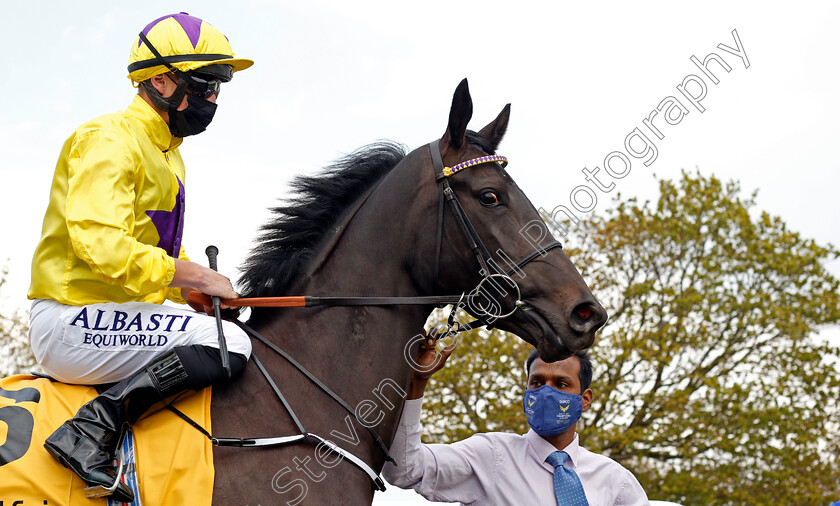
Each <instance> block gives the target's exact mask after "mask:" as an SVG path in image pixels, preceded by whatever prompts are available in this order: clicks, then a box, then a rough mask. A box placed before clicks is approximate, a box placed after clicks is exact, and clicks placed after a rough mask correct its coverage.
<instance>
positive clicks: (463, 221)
mask: <svg viewBox="0 0 840 506" xmlns="http://www.w3.org/2000/svg"><path fill="white" fill-rule="evenodd" d="M429 148H430V150H431V156H432V162H433V164H434V168H435V181H436V182H437V183H439V185H440V189H441V196H440V199H439V201H438V202H439V204H438V224H437V238H436V241H435V279H437V278H438V267H439V264H440V250H441V241H442V237H443V219H444V210H445V209H444V208H445V205H444V201H446V202H448V203H449V206H450V207H451V209H452V213H453V215H454V216H455V219H456V221H457V222H458V225H459V227H460V229H461V231H462V232H463V233H464V237H465V239H466V240H467V244H468V245H469V248H470V250H471V251H472V252H473V254H474V255H475V257H476V259H477V260H478V263H479V265H480V266H481V269H482V270H481V271H480V274H481V275H482V276H483V277H482V280H481V281H480V282H479V284H478V286H476V288H475V289H474V290H473V291H472V292H470V294H469V295H467V294H461V295H444V296H418V297H311V296H285V297H250V298H234V299H221V303H222V304H224V305H226V306H230V307H340V306H394V305H437V306H440V307H443V306H445V305H448V304H452V305H453V306H454V307H453V308H452V311H451V312H450V313H449V318H448V322H447V327H446V330H445V331H444V332H441V333H438V334H437V335H436V339H441V338H443V337H446V336H450V335H455V334H457V333H460V332H465V331H467V330H471V329H474V328H478V327H483V326H487V327H488V328H490V325H491V323H492V322H490V321H488V319H487V318H485V315H480V316H479V317H478V318H476V319H475V320H473V321H471V322H468V323H467V324H465V325H460V324H459V323H458V322H456V321H454V317H455V314H456V313H457V311H458V309H462V308H464V307H466V306H467V305H469V303H470V302H472V301H473V300H475V299H476V298H477V297H478V295H479V294H480V293H481V290H482V287H483V285H484V283H485V282H490V283H491V284H492V281H491V280H492V279H493V278H502V279H505V280H506V281H507V282H509V283H510V284H511V286H513V287H515V289H516V301H515V304H514V307H513V309H512V310H511V311H510V312H508V313H507V314H499V315H489V314H487V312H486V311H484V308H479V309H481V310H482V311H484V312H485V314H486V316H490V317H491V318H492V319H493V320H495V319H497V318H506V317H508V316H511V315H512V314H514V313H515V312H516V311H517V310H518V309H519V308H521V307H523V306H525V305H526V303H525V302H523V301H522V300H520V298H521V292H520V290H519V285H517V283H516V281H514V280H513V278H511V277H510V276H511V274H513V273H514V272H516V271H517V270H521V269H522V268H523V267H524V266H525V265H526V264H528V263H529V262H531V261H532V260H534V259H535V258H537V257H538V256H542V255H545V254H546V252H547V251H548V250H551V249H553V248H562V245H561V244H560V243H559V242H558V241H556V240H555V241H552V242H550V243H549V244H547V245H545V246H541V247H540V248H538V249H535V250H534V251H532V252H531V253H529V254H528V255H525V256H524V257H522V258H521V259H519V260H518V261H516V262H514V263H513V264H511V265H510V268H509V269H507V270H503V269H502V268H501V267H500V266H499V264H498V263H497V262H496V261H495V260H493V258H492V257H491V256H490V252H489V250H488V249H487V248H486V247H485V246H484V243H483V242H482V241H481V237H479V235H478V232H477V231H476V229H475V227H474V226H473V224H472V222H471V221H470V219H469V216H467V213H466V211H464V208H463V206H461V203H460V201H459V200H458V197H457V196H456V195H455V192H454V191H453V190H452V188H451V187H450V185H449V181H448V178H449V177H451V176H453V175H455V174H457V173H458V172H460V171H462V170H464V169H467V168H469V167H474V166H477V165H482V164H485V163H495V162H498V163H500V164H502V165H501V166H502V168H504V167H505V166H506V165H507V158H505V157H504V156H499V155H488V156H483V157H480V158H473V159H471V160H467V161H465V162H462V163H459V164H458V165H455V166H454V167H445V166H444V164H443V159H442V157H441V155H440V146H439V141H437V140H436V141H434V142H432V143H431V144H430V145H429ZM505 257H506V258H507V256H506V255H505ZM491 298H492V297H491ZM187 300H188V301H189V302H192V303H197V304H202V305H204V306H212V305H213V302H214V301H213V300H212V298H211V297H210V296H208V295H205V294H203V293H200V292H196V291H193V292H191V293H190V294H189V297H188V299H187ZM232 322H233V323H235V324H236V325H238V326H239V327H240V328H241V329H243V330H244V331H245V332H246V333H247V334H248V335H250V336H252V337H254V338H255V339H257V340H259V341H260V342H262V343H263V344H265V345H266V346H267V347H268V348H269V349H271V350H272V351H274V352H275V353H277V354H279V355H280V356H282V357H283V358H284V359H285V360H286V361H288V362H289V363H290V364H291V365H292V366H294V367H295V368H296V369H297V370H298V371H299V372H301V373H302V374H303V375H304V376H306V377H307V378H308V379H309V380H310V381H311V382H312V383H313V384H315V385H316V386H317V387H318V388H320V389H321V390H322V391H324V392H325V393H326V394H327V395H329V396H330V397H331V398H332V399H333V400H334V401H335V402H337V403H338V404H339V405H340V406H341V407H342V408H344V409H345V410H346V411H347V412H349V413H350V414H352V415H353V417H354V418H355V419H356V421H359V423H361V425H362V426H364V427H365V428H366V429H367V430H368V433H369V434H370V435H371V437H372V438H373V440H374V442H375V443H376V444H377V446H378V447H379V448H380V449H381V450H382V452H383V453H384V454H385V458H386V460H387V461H389V462H392V463H393V462H394V459H393V458H392V457H391V454H390V453H389V452H388V448H387V447H386V446H385V443H384V442H383V441H382V438H380V437H379V435H378V434H377V433H376V431H375V430H373V428H371V427H368V426H367V425H366V424H364V423H362V422H361V421H360V420H359V419H358V416H357V415H356V412H355V410H353V408H352V407H350V405H349V404H347V402H345V401H344V399H342V398H341V397H339V396H338V395H337V394H336V393H335V392H333V391H332V390H331V389H330V388H329V387H328V386H327V385H325V384H324V383H322V382H321V381H320V380H319V379H318V378H316V377H315V376H314V375H313V374H312V373H311V372H309V371H308V370H307V369H306V368H304V367H303V366H302V365H301V364H300V363H298V362H297V361H296V360H295V359H294V358H292V357H291V356H290V355H289V354H287V353H286V352H285V351H283V350H282V349H280V348H279V347H278V346H277V345H275V344H274V343H272V342H271V341H269V340H268V339H266V338H265V337H264V336H262V335H261V334H259V333H258V332H257V331H255V330H254V329H252V328H251V327H249V326H248V325H246V324H245V323H242V322H240V321H239V320H236V319H233V320H232ZM251 358H252V361H253V362H254V364H255V365H256V366H257V368H258V369H259V370H260V372H261V373H262V375H263V377H265V379H266V381H267V382H268V383H269V385H270V386H271V389H272V390H273V391H274V393H275V395H276V396H277V398H278V399H279V400H280V402H281V404H283V407H284V408H285V409H286V411H287V412H288V413H289V416H290V417H291V418H292V421H293V422H294V424H295V426H296V427H297V429H298V431H299V432H300V434H297V435H294V436H280V437H260V438H219V437H214V436H213V435H211V434H210V433H209V432H207V430H206V429H204V428H203V427H201V426H200V425H198V424H197V423H196V422H195V421H193V420H191V419H190V418H189V417H187V416H186V415H185V414H184V413H182V412H180V411H179V410H178V409H176V408H175V407H174V406H172V405H169V406H168V407H169V409H170V410H171V411H173V412H174V413H175V414H177V415H178V416H180V417H181V418H183V419H184V420H185V421H187V422H188V423H189V424H191V425H192V426H193V427H195V428H196V429H197V430H199V431H200V432H201V433H203V434H204V435H205V436H207V437H208V438H209V439H210V441H211V442H212V443H213V444H214V445H216V446H234V447H241V448H256V447H276V446H287V445H291V444H295V443H298V442H301V441H303V440H306V439H310V440H313V439H314V440H316V441H318V444H319V445H320V444H323V445H325V446H326V447H328V448H329V449H330V450H331V451H333V452H335V453H338V454H339V455H341V456H342V457H343V458H346V459H347V460H348V461H349V462H350V463H351V464H353V465H355V466H356V467H358V468H359V469H361V470H363V471H364V472H365V473H366V474H367V475H368V477H369V478H370V479H371V481H373V483H374V486H375V487H376V488H377V490H380V491H384V490H385V484H384V482H383V481H382V479H381V478H380V477H379V475H378V473H376V472H375V471H374V470H373V469H372V468H371V467H370V466H369V465H368V464H367V463H366V462H365V461H363V460H362V459H360V458H358V457H356V456H354V455H353V454H351V453H350V452H348V451H346V450H344V449H342V448H341V447H339V446H337V445H336V444H335V443H332V442H331V441H328V440H325V439H323V438H322V437H320V436H318V435H316V434H313V433H311V432H308V431H306V429H305V428H304V426H303V424H302V423H301V421H300V419H299V418H298V417H297V415H296V414H295V412H294V410H293V409H292V407H291V406H290V405H289V403H288V401H286V398H285V397H284V396H283V393H282V392H281V391H280V389H279V388H278V387H277V384H276V383H275V381H274V379H273V378H272V377H271V375H270V374H269V372H268V371H267V370H266V368H265V367H264V366H263V364H262V362H261V361H260V360H259V359H258V358H257V356H256V354H254V353H252V354H251Z"/></svg>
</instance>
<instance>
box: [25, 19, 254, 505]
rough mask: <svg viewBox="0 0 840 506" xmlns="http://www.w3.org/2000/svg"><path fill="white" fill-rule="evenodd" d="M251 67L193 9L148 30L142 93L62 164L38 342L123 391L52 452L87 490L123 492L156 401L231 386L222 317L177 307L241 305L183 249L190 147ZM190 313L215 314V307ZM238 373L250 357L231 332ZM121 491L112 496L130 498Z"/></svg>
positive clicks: (69, 371)
mask: <svg viewBox="0 0 840 506" xmlns="http://www.w3.org/2000/svg"><path fill="white" fill-rule="evenodd" d="M252 64H253V61H251V60H246V59H241V58H234V53H233V51H232V50H231V47H230V44H229V42H228V40H227V38H226V37H225V36H224V35H223V34H222V33H221V32H220V31H219V30H217V29H216V28H214V27H213V26H211V25H210V24H209V23H207V22H205V21H202V20H201V19H199V18H196V17H193V16H190V15H188V14H186V13H183V12H182V13H180V14H173V15H169V16H164V17H162V18H160V19H157V20H155V21H153V22H151V23H150V24H149V25H147V26H146V27H145V28H144V29H143V31H142V32H141V33H140V35H139V37H138V38H137V39H135V41H134V43H133V44H132V46H131V56H130V58H129V65H128V72H129V74H128V77H129V79H131V80H132V82H136V83H139V85H138V86H137V87H138V93H137V96H136V97H135V98H134V101H133V102H132V103H131V105H129V107H128V108H127V109H126V110H125V111H124V112H118V113H115V114H109V115H106V116H102V117H99V118H96V119H94V120H92V121H89V122H87V123H85V124H83V125H82V126H81V127H79V128H78V129H77V130H76V131H75V132H74V133H73V135H71V136H70V138H69V139H68V140H67V141H66V142H65V144H64V147H63V149H62V151H61V155H60V156H59V159H58V164H57V165H56V170H55V175H54V178H53V182H52V188H51V190H50V199H49V206H48V208H47V212H46V215H45V217H44V225H43V231H42V237H41V240H40V242H39V244H38V247H37V249H36V251H35V255H34V258H33V260H32V284H31V286H30V288H29V293H28V297H29V298H30V299H33V303H32V309H31V313H30V342H31V344H32V350H33V352H34V354H35V358H36V359H37V361H38V363H39V364H40V365H41V366H42V367H43V368H44V370H45V371H46V372H47V373H49V374H50V375H51V376H52V377H53V378H55V379H57V380H59V381H62V382H66V383H76V384H85V385H101V384H113V383H116V384H115V385H113V386H110V388H108V389H107V390H105V391H104V392H103V393H102V394H100V395H99V396H98V397H96V398H94V399H93V400H91V401H90V402H88V403H87V404H85V405H84V406H82V407H81V409H79V411H78V412H77V413H76V416H75V417H73V418H72V419H70V420H69V421H67V422H65V423H64V424H63V425H62V426H60V427H59V428H58V430H56V431H55V432H54V433H53V434H52V435H51V436H50V437H49V438H47V440H46V442H45V444H44V446H45V447H46V449H47V450H48V451H49V452H50V453H51V454H52V455H53V456H54V457H55V458H56V459H57V460H58V461H59V462H61V464H63V465H64V466H65V467H68V468H70V469H72V470H73V471H74V472H75V473H76V474H78V475H79V476H80V477H81V478H82V479H83V480H84V481H85V482H86V483H87V484H88V485H90V486H92V487H97V488H98V487H101V489H100V490H101V491H104V490H105V489H107V488H108V487H111V486H112V485H114V483H115V478H116V469H115V468H114V465H113V456H114V454H115V450H116V446H117V443H118V441H119V439H120V435H121V431H122V428H123V426H124V425H125V424H132V423H134V422H136V421H137V419H138V418H139V417H140V416H141V415H143V414H144V413H145V412H146V411H147V410H149V409H150V408H151V407H152V406H153V405H154V404H156V403H159V402H161V401H163V400H164V399H165V398H168V397H171V396H174V395H177V394H181V393H183V392H186V391H189V390H199V389H202V388H205V387H207V386H210V385H212V384H215V383H217V382H219V381H223V380H225V378H226V375H225V371H224V369H223V367H222V360H221V354H220V351H219V342H218V334H217V330H216V322H215V320H214V319H213V318H212V317H210V316H208V315H207V314H203V313H196V312H194V311H189V310H185V309H181V308H178V307H175V306H170V305H163V303H164V301H165V300H167V299H168V300H170V301H173V302H176V303H180V304H183V303H184V302H185V299H186V297H187V296H188V294H189V292H190V291H192V290H200V291H201V292H204V293H206V294H209V295H217V296H220V297H237V294H236V292H235V291H234V289H233V286H232V284H231V281H230V279H228V278H227V277H225V276H223V275H221V274H219V273H217V272H215V271H213V270H211V269H209V268H207V267H204V266H202V265H200V264H197V263H193V262H191V261H190V260H189V258H188V257H187V256H186V255H185V253H184V249H183V247H182V246H181V237H182V234H183V226H184V173H185V172H184V164H183V161H182V159H181V155H180V153H179V151H178V146H179V145H180V144H181V142H182V140H183V138H184V137H187V136H189V135H195V134H198V133H201V132H203V131H204V129H205V128H206V127H207V125H208V124H209V123H210V121H211V120H212V119H213V114H214V112H215V110H216V100H217V99H218V96H219V90H220V86H221V83H227V82H228V81H230V80H231V78H232V77H233V73H234V72H236V71H239V70H243V69H246V68H248V67H250V66H251V65H252ZM194 309H201V310H207V309H209V308H199V307H196V308H194ZM224 325H225V328H224V333H225V335H226V336H227V342H228V347H229V350H230V365H231V370H232V371H233V373H234V374H236V373H238V372H241V371H242V369H243V368H244V367H245V364H246V363H247V361H248V358H249V357H250V354H251V343H250V340H249V339H248V337H247V335H246V334H245V333H244V332H243V331H242V330H241V329H239V328H238V327H237V326H235V325H234V324H232V323H229V322H224ZM133 498H134V497H133V494H132V492H131V491H130V490H129V489H128V488H127V487H126V486H125V485H123V484H122V483H120V484H119V485H118V486H117V488H116V490H115V491H114V492H113V499H115V500H118V501H123V502H131V501H132V500H133Z"/></svg>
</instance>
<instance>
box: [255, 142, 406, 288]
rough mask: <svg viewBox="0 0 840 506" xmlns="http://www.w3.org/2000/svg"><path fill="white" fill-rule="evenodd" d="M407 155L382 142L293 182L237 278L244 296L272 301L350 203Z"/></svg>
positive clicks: (300, 270)
mask: <svg viewBox="0 0 840 506" xmlns="http://www.w3.org/2000/svg"><path fill="white" fill-rule="evenodd" d="M405 156H406V150H405V147H404V146H403V145H401V144H398V143H395V142H391V141H381V142H377V143H374V144H370V145H368V146H364V147H362V148H359V149H357V150H356V151H354V152H352V153H350V154H348V155H346V156H344V157H343V158H341V159H339V160H338V161H336V162H334V163H333V164H332V165H329V166H327V167H325V168H324V170H323V171H322V172H321V173H319V174H316V175H314V176H298V177H296V178H295V179H294V180H293V181H292V184H291V186H292V189H293V192H294V194H293V196H292V197H290V198H287V199H284V200H285V202H284V205H281V206H277V207H274V208H272V209H271V213H272V215H273V217H272V219H271V220H270V221H269V222H268V223H266V224H265V225H263V226H262V227H261V228H260V230H261V232H262V233H261V235H260V236H259V237H258V239H257V244H256V246H255V247H254V248H253V249H252V250H251V254H250V255H249V256H248V258H247V260H246V261H245V263H244V265H243V267H242V269H241V271H242V276H241V278H240V280H239V285H240V291H241V293H242V296H243V297H273V296H279V295H283V294H284V292H285V290H286V289H287V288H288V287H289V286H290V285H291V284H292V283H294V282H295V281H296V280H297V278H298V277H299V276H300V275H301V274H302V273H303V272H304V269H305V268H306V266H307V264H308V263H309V262H310V261H311V260H312V258H313V257H314V256H315V253H316V251H317V248H318V246H319V245H320V244H321V243H322V242H323V240H324V239H325V237H326V235H327V233H328V232H329V231H330V230H332V228H333V225H335V223H336V222H337V221H338V219H339V218H340V217H341V216H342V215H343V213H344V211H345V210H346V209H347V207H348V206H350V205H351V204H352V203H353V202H355V201H356V200H357V199H359V198H360V196H361V195H362V194H364V193H365V192H366V191H367V190H368V189H370V188H371V187H372V186H373V185H374V184H375V183H376V182H378V181H379V180H380V179H382V178H383V177H384V176H385V175H386V174H387V173H388V172H390V171H391V169H393V168H394V167H395V166H396V165H397V164H398V163H399V162H400V160H402V159H403V158H405Z"/></svg>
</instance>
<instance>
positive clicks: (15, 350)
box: [0, 266, 37, 377]
mask: <svg viewBox="0 0 840 506" xmlns="http://www.w3.org/2000/svg"><path fill="white" fill-rule="evenodd" d="M8 272H9V271H8V268H7V267H5V266H4V267H2V268H0V289H2V288H3V285H4V284H5V283H6V275H7V274H8ZM28 322H29V318H28V316H27V314H26V313H25V312H24V311H22V310H12V311H9V310H6V311H5V312H0V377H5V376H10V375H12V374H20V373H22V372H29V371H30V370H32V369H34V368H36V367H37V365H36V362H35V357H34V356H33V355H32V349H31V348H30V347H29V338H28V337H27V336H28V333H29V323H28Z"/></svg>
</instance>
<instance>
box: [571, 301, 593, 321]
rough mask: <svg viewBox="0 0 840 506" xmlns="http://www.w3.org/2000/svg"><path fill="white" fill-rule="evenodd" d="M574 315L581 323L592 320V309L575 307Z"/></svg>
mask: <svg viewBox="0 0 840 506" xmlns="http://www.w3.org/2000/svg"><path fill="white" fill-rule="evenodd" d="M575 313H577V315H578V316H579V317H580V319H581V320H583V321H589V319H590V318H592V308H590V307H589V306H588V305H583V306H578V307H576V308H575Z"/></svg>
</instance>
